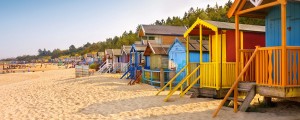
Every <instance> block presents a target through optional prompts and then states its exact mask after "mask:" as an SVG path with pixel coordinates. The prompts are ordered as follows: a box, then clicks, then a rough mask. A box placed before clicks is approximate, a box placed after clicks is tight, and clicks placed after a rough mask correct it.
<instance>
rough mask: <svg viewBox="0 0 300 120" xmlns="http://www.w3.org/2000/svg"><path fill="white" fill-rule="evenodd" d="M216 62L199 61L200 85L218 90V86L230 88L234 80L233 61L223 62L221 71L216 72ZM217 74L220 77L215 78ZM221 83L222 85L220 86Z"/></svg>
mask: <svg viewBox="0 0 300 120" xmlns="http://www.w3.org/2000/svg"><path fill="white" fill-rule="evenodd" d="M217 65H218V63H216V62H204V63H201V65H200V66H201V68H200V70H201V72H200V74H201V77H200V87H201V88H203V87H205V88H214V89H217V90H219V89H220V88H230V87H231V85H232V84H233V83H234V80H235V63H233V62H225V63H222V73H221V74H218V73H217V68H216V67H217ZM217 75H219V76H220V77H219V78H220V79H217ZM221 84H222V86H221Z"/></svg>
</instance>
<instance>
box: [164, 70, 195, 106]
mask: <svg viewBox="0 0 300 120" xmlns="http://www.w3.org/2000/svg"><path fill="white" fill-rule="evenodd" d="M199 68H200V65H199V66H198V67H197V68H196V69H194V70H193V71H192V72H191V74H189V75H188V76H186V77H185V78H184V79H183V80H181V81H180V82H179V83H178V84H177V85H176V86H175V87H174V89H173V90H171V91H170V92H169V94H168V95H167V97H166V98H165V99H164V101H165V102H166V101H168V99H169V98H170V97H171V96H172V95H173V93H174V92H175V91H177V90H178V89H179V88H181V87H182V85H183V83H185V82H186V81H187V80H189V79H190V78H191V77H192V75H194V74H195V73H196V72H197V71H198V69H199ZM180 92H182V91H180Z"/></svg>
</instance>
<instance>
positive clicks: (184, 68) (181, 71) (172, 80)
mask: <svg viewBox="0 0 300 120" xmlns="http://www.w3.org/2000/svg"><path fill="white" fill-rule="evenodd" d="M188 65H189V64H187V65H186V66H184V67H183V68H182V69H181V70H180V71H179V72H178V73H177V74H176V75H175V76H174V77H173V78H172V79H171V80H169V82H168V83H167V84H166V85H165V86H164V87H163V88H161V89H160V90H159V91H158V92H157V93H156V95H159V93H161V92H162V91H164V90H165V89H166V88H167V87H169V90H170V91H172V86H173V83H174V81H175V80H176V78H177V77H178V76H179V75H180V74H181V73H183V72H185V70H186V68H187V66H188Z"/></svg>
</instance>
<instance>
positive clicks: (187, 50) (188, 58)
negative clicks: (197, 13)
mask: <svg viewBox="0 0 300 120" xmlns="http://www.w3.org/2000/svg"><path fill="white" fill-rule="evenodd" d="M189 39H190V36H189V35H188V36H187V37H186V65H187V68H186V76H188V75H189V74H190V68H191V67H190V64H189V62H190V51H189V43H190V41H189ZM187 85H190V81H189V80H188V81H187Z"/></svg>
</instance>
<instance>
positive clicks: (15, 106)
mask: <svg viewBox="0 0 300 120" xmlns="http://www.w3.org/2000/svg"><path fill="white" fill-rule="evenodd" d="M119 76H120V75H111V74H104V75H97V74H96V75H95V76H91V77H86V78H77V79H75V78H74V77H75V70H74V69H66V70H51V71H45V72H35V73H14V74H4V75H0V96H1V97H0V101H1V103H0V120H2V119H4V120H6V119H16V120H22V119H47V120H48V119H72V120H74V119H75V120H77V119H101V120H105V119H107V120H113V119H117V120H132V119H133V120H135V119H146V120H148V119H149V120H160V119H161V120H183V119H188V120H207V119H212V118H211V115H212V113H213V111H214V110H215V108H216V107H217V105H219V103H220V101H221V100H215V99H210V98H189V96H185V97H183V98H179V96H178V95H175V96H173V97H172V98H171V99H170V102H163V98H164V97H165V96H166V94H167V92H163V93H162V95H159V96H154V95H155V93H156V92H157V89H155V88H153V87H151V86H149V85H146V84H139V85H134V86H128V85H127V83H128V81H127V80H120V79H118V78H117V77H119ZM3 81H4V82H3ZM232 110H233V109H232V108H225V107H223V108H222V110H221V111H220V114H219V115H218V117H217V118H215V120H223V119H224V120H231V119H244V120H253V119H256V120H260V119H264V120H277V119H278V120H295V119H300V114H299V112H300V105H297V104H294V103H293V104H289V103H285V104H284V105H282V106H278V107H276V108H267V109H264V110H263V111H260V112H246V113H245V112H238V113H233V112H232Z"/></svg>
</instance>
